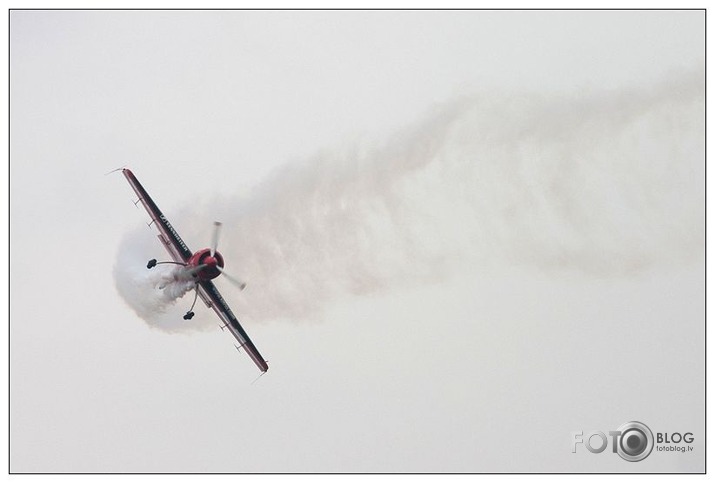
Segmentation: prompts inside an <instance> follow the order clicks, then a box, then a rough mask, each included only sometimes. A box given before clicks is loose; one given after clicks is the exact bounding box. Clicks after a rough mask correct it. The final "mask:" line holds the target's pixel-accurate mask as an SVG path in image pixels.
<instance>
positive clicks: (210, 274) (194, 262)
mask: <svg viewBox="0 0 715 483" xmlns="http://www.w3.org/2000/svg"><path fill="white" fill-rule="evenodd" d="M121 170H122V173H124V177H125V178H127V181H129V184H130V185H131V187H132V189H134V192H135V193H136V194H137V196H138V197H139V201H137V203H138V202H141V204H142V205H144V208H146V211H147V212H148V213H149V216H150V217H151V220H152V222H151V223H150V225H151V224H154V225H155V226H156V227H157V228H158V229H159V240H160V241H161V244H162V245H164V247H165V248H166V250H167V251H168V252H169V255H170V256H171V258H172V259H173V261H171V262H157V261H156V260H155V259H152V260H149V263H148V264H147V268H148V269H151V268H153V267H155V266H156V265H158V264H160V263H173V264H176V265H180V266H182V267H183V269H181V270H180V271H178V272H177V273H176V274H175V277H176V280H182V281H194V282H195V283H196V286H195V291H196V295H195V296H194V303H193V304H192V305H191V308H190V309H189V311H188V312H186V315H184V319H186V320H188V319H190V318H192V317H193V316H194V312H192V310H193V308H194V305H196V299H197V298H198V297H201V300H203V301H204V303H205V304H206V306H207V307H210V308H212V309H214V311H215V312H216V314H217V315H218V316H219V318H220V319H221V321H222V325H221V326H220V327H221V330H224V328H227V329H228V330H229V331H230V332H231V334H233V336H234V337H235V338H236V340H237V341H238V343H239V345H236V349H238V350H239V352H240V350H241V349H244V350H245V351H246V353H247V354H248V355H249V356H250V357H251V359H253V362H254V363H255V364H256V365H257V366H258V368H259V369H260V370H261V372H266V371H267V370H268V364H267V362H266V361H265V360H264V359H263V357H262V356H261V354H260V353H259V352H258V349H256V346H255V345H253V342H251V339H250V338H249V337H248V334H246V331H245V330H243V327H241V324H240V323H239V322H238V319H237V318H236V316H235V315H233V312H231V309H230V308H229V306H228V304H227V303H226V301H225V300H224V299H223V297H222V296H221V294H220V293H219V291H218V290H217V289H216V286H215V285H214V284H213V282H212V281H211V280H213V279H214V278H216V277H218V276H219V275H223V276H224V277H225V278H226V279H228V280H229V281H231V282H232V283H234V284H236V285H238V287H239V288H240V289H241V290H243V288H244V287H245V286H246V284H245V283H243V282H241V281H239V280H236V279H234V278H232V277H230V276H229V275H227V274H226V273H225V272H224V270H223V267H224V261H223V257H222V256H221V254H220V253H219V252H218V251H216V248H217V245H218V236H219V231H220V229H221V223H219V222H214V232H213V240H212V241H213V243H212V245H211V248H204V249H202V250H199V251H197V252H192V251H191V250H190V249H189V247H188V246H187V245H186V243H185V242H184V240H182V239H181V237H180V236H179V234H178V233H177V231H176V230H175V229H174V227H173V226H171V223H169V220H167V219H166V217H165V216H164V214H163V213H162V212H161V210H159V207H158V206H156V203H154V201H153V200H152V199H151V197H150V196H149V193H147V192H146V190H145V189H144V187H143V186H142V185H141V183H139V180H137V178H136V177H135V176H134V173H132V172H131V171H130V170H128V169H126V168H121Z"/></svg>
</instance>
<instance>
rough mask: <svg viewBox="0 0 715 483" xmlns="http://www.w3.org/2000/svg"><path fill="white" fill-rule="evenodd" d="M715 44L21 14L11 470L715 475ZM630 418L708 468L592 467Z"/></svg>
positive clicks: (470, 16)
mask: <svg viewBox="0 0 715 483" xmlns="http://www.w3.org/2000/svg"><path fill="white" fill-rule="evenodd" d="M704 22H705V16H704V13H703V12H698V11H686V12H679V11H662V12H650V11H633V12H626V11H617V12H608V11H595V12H586V11H569V12H553V11H523V12H507V11H498V12H487V11H466V12H465V11H412V12H410V11H344V12H338V11H328V12H324V11H293V12H290V11H279V12H261V11H229V12H225V11H207V12H201V11H180V12H171V11H155V12H149V11H113V12H112V11H105V12H82V11H13V12H11V15H10V42H11V43H10V82H11V90H10V102H11V115H10V127H11V136H10V141H11V150H10V155H11V159H10V202H11V212H10V214H11V220H10V229H11V232H10V242H11V260H10V275H11V297H10V302H11V311H10V316H11V317H10V337H11V345H10V363H11V371H10V390H11V394H10V404H11V412H10V431H11V433H10V436H11V439H10V444H11V446H10V469H11V471H13V472H501V471H528V472H543V471H547V472H563V471H567V472H600V471H610V472H629V471H636V472H649V471H658V472H669V471H682V472H689V471H703V470H704V437H705V433H704V296H705V287H704V247H705V245H704V234H705V227H704V199H705V184H704V171H705V167H704V160H705V158H704V143H705V133H704V64H705V55H704V48H705V30H704ZM121 166H129V167H131V168H132V169H133V171H134V173H135V174H136V175H137V177H138V178H139V180H140V181H141V182H142V183H143V184H144V186H145V187H146V188H147V189H148V190H149V192H150V194H151V195H152V196H153V197H154V200H155V201H156V202H157V204H158V205H159V206H160V208H162V210H163V211H164V213H165V214H166V215H167V217H168V218H169V219H170V220H171V221H172V223H173V224H174V226H175V227H176V228H177V229H178V230H179V231H180V232H181V233H182V236H184V238H185V240H186V242H187V244H188V245H189V246H190V247H191V248H192V249H199V248H203V247H205V246H208V245H209V243H210V237H211V226H212V222H213V221H214V220H216V219H217V220H221V221H223V222H224V224H225V230H224V233H223V234H222V239H221V246H220V250H221V251H222V253H223V254H224V256H225V257H226V267H227V269H229V268H230V271H231V273H233V274H235V275H237V276H240V277H243V278H245V279H246V280H247V281H248V284H249V285H248V288H247V290H246V291H244V292H242V293H239V292H237V291H236V290H235V289H234V288H233V287H232V286H231V285H230V284H228V283H225V281H222V280H218V281H217V282H216V283H217V286H218V287H219V289H220V290H221V292H222V293H223V294H224V297H225V298H226V299H227V301H228V302H229V303H230V304H231V306H232V308H233V311H234V312H235V313H236V314H237V316H238V318H239V319H240V320H241V322H242V324H243V325H244V328H245V329H246V330H247V332H248V333H249V335H250V336H251V338H252V339H253V341H254V343H255V344H256V346H257V347H258V349H259V350H260V351H261V353H262V354H263V355H264V357H265V358H266V359H268V361H269V365H270V370H269V371H268V373H267V374H266V375H265V376H263V377H262V378H261V379H259V380H258V381H256V382H255V383H253V384H252V382H253V381H254V379H255V377H256V376H257V375H258V374H259V373H258V371H257V370H256V368H255V366H254V365H253V364H252V362H251V361H250V359H249V358H248V357H247V356H246V355H244V354H238V353H236V351H235V349H234V347H233V340H232V338H231V336H230V335H229V334H227V333H223V332H222V331H220V330H218V327H217V325H216V323H215V322H214V320H213V316H212V313H211V312H209V309H207V308H206V307H204V306H200V307H198V310H197V317H196V320H195V321H192V322H190V323H188V322H185V321H183V320H182V319H181V314H182V313H183V312H184V311H186V310H187V308H188V306H189V305H190V304H191V298H190V297H189V296H187V297H184V298H183V299H181V300H179V301H178V302H177V303H176V305H175V306H172V307H169V308H167V311H166V313H164V314H163V315H159V314H154V315H147V314H142V313H138V311H137V309H136V304H137V300H136V299H133V298H132V297H135V296H133V295H131V294H128V293H127V291H126V290H125V289H123V287H124V288H126V287H127V286H134V287H139V288H143V287H144V285H142V284H145V283H146V280H145V279H144V278H142V277H144V270H145V269H144V268H143V266H144V265H143V264H145V263H146V260H148V259H149V258H159V259H162V258H166V257H167V255H166V254H165V253H163V251H162V250H163V248H162V247H161V245H160V244H159V242H158V241H157V240H156V237H155V234H154V233H153V232H152V230H151V229H149V228H147V227H146V226H145V224H146V222H148V216H147V215H146V213H144V212H143V210H140V209H135V208H134V206H133V205H132V201H134V198H133V193H132V191H131V189H130V188H129V186H128V185H127V183H126V181H125V180H124V178H123V177H122V176H121V175H119V174H113V175H109V176H104V173H106V172H108V171H110V170H112V169H114V168H117V167H121ZM148 289H149V290H152V289H151V287H148ZM634 420H636V421H642V422H644V423H646V424H647V425H648V426H649V427H650V428H651V429H652V430H653V431H654V432H669V433H672V432H681V433H684V432H692V433H693V434H694V435H695V442H694V444H693V446H694V451H693V452H690V453H665V452H657V451H654V452H653V453H652V454H651V455H650V456H649V457H648V458H647V459H646V460H644V461H642V462H638V463H629V462H626V461H624V460H622V459H621V458H619V457H618V456H617V455H615V454H612V453H610V451H606V452H604V453H601V454H591V453H589V452H588V451H585V450H584V448H583V447H581V448H579V450H578V451H577V452H576V453H575V454H574V453H572V451H571V450H572V447H571V442H572V437H571V434H572V433H573V432H574V431H580V430H583V431H585V432H589V431H594V430H600V431H603V432H605V433H606V434H607V433H608V431H612V430H615V429H617V428H618V427H619V426H620V425H621V424H623V423H625V422H628V421H634Z"/></svg>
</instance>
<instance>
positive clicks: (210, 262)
mask: <svg viewBox="0 0 715 483" xmlns="http://www.w3.org/2000/svg"><path fill="white" fill-rule="evenodd" d="M204 263H205V264H206V265H208V266H209V267H215V266H216V264H217V263H218V261H217V260H216V258H215V257H206V259H205V260H204Z"/></svg>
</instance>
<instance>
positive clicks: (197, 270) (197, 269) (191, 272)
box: [187, 263, 208, 275]
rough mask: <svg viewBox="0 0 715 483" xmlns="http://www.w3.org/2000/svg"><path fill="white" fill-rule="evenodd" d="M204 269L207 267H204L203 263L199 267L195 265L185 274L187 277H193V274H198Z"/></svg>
mask: <svg viewBox="0 0 715 483" xmlns="http://www.w3.org/2000/svg"><path fill="white" fill-rule="evenodd" d="M206 267H208V265H206V264H205V263H202V264H201V265H196V266H195V267H194V268H191V269H189V270H187V273H188V274H189V275H193V274H195V273H199V272H200V271H201V270H203V269H204V268H206Z"/></svg>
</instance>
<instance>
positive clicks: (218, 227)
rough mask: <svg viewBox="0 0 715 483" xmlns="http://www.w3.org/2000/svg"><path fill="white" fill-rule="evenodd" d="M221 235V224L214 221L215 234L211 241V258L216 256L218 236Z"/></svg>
mask: <svg viewBox="0 0 715 483" xmlns="http://www.w3.org/2000/svg"><path fill="white" fill-rule="evenodd" d="M220 233H221V222H220V221H214V233H213V238H212V241H211V256H212V257H213V256H215V255H216V248H218V236H219V234H220Z"/></svg>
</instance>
